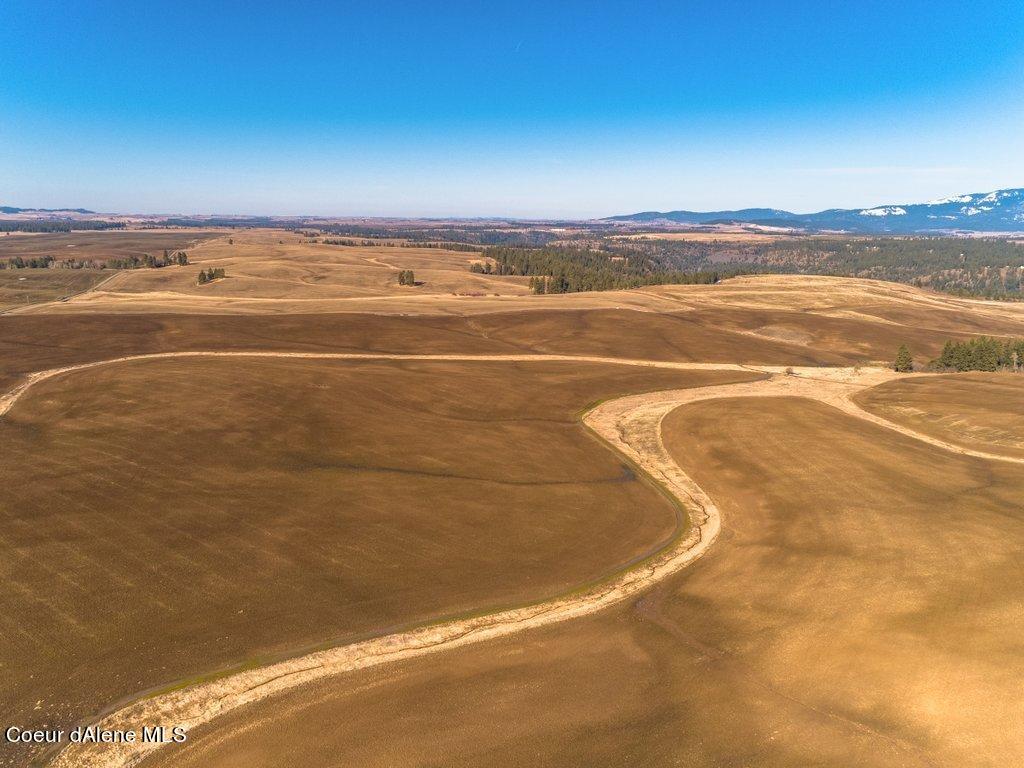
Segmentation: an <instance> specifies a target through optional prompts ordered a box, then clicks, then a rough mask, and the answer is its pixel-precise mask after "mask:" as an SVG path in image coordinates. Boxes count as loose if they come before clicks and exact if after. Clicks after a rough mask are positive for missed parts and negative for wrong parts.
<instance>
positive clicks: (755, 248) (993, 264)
mask: <svg viewBox="0 0 1024 768" xmlns="http://www.w3.org/2000/svg"><path fill="white" fill-rule="evenodd" d="M613 242H614V241H613ZM618 242H619V243H623V241H618ZM609 247H610V248H611V249H612V250H623V251H626V250H629V251H635V250H638V249H639V250H641V251H643V252H645V253H650V254H657V255H659V256H660V257H662V258H663V259H665V260H668V261H672V262H673V263H674V264H675V265H676V268H679V269H688V270H701V269H709V268H719V267H722V266H723V265H728V266H730V267H734V268H735V269H737V270H738V271H743V272H748V273H758V272H760V273H783V274H797V273H798V274H812V275H841V276H847V277H865V278H871V279H877V280H890V281H894V282H901V283H909V284H911V285H916V286H918V287H922V288H932V289H934V290H939V291H945V292H947V293H954V294H960V295H965V296H984V297H986V298H996V299H1022V298H1024V292H1022V279H1024V245H1022V244H1021V243H1019V242H1015V241H1013V240H1006V239H996V238H986V239H980V238H979V239H969V238H952V237H945V238H943V237H876V238H823V237H793V238H785V239H779V240H775V241H770V242H760V243H756V242H752V243H743V242H727V241H720V242H710V243H707V242H693V241H689V242H688V241H678V240H643V241H632V240H631V241H628V245H627V244H619V245H610V246H609Z"/></svg>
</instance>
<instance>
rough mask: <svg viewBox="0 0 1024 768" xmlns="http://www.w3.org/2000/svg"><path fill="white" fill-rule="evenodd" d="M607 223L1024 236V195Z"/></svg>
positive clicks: (661, 215) (633, 217)
mask: <svg viewBox="0 0 1024 768" xmlns="http://www.w3.org/2000/svg"><path fill="white" fill-rule="evenodd" d="M604 221H621V222H633V223H638V224H639V223H658V222H665V223H673V224H758V225H762V226H772V227H794V228H799V229H809V230H826V229H827V230H843V231H847V232H863V233H872V234H879V233H893V234H912V233H915V232H941V231H949V230H967V231H971V232H1020V231H1024V189H1000V190H997V191H995V192H976V193H974V194H971V195H959V196H957V197H947V198H944V199H942V200H933V201H932V202H930V203H912V204H900V205H882V206H878V207H876V208H849V209H847V208H831V209H829V210H827V211H819V212H818V213H791V212H789V211H780V210H777V209H775V208H744V209H743V210H740V211H710V212H707V213H699V212H696V211H666V212H661V211H644V212H643V213H631V214H628V215H624V216H610V217H609V218H607V219H604Z"/></svg>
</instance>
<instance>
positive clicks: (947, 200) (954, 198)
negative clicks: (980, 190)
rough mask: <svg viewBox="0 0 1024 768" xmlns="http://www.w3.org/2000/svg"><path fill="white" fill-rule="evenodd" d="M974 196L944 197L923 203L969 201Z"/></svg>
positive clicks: (942, 203)
mask: <svg viewBox="0 0 1024 768" xmlns="http://www.w3.org/2000/svg"><path fill="white" fill-rule="evenodd" d="M973 199H974V198H973V197H971V196H970V195H959V196H957V197H944V198H942V199H941V200H932V201H930V202H927V203H925V205H947V204H949V203H969V202H971V201H972V200H973Z"/></svg>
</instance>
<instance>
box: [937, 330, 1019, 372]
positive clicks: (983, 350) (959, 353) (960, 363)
mask: <svg viewBox="0 0 1024 768" xmlns="http://www.w3.org/2000/svg"><path fill="white" fill-rule="evenodd" d="M931 367H932V368H934V369H938V370H955V371H1020V370H1021V368H1022V367H1024V339H1010V340H1007V341H999V340H998V339H993V338H990V337H988V336H979V337H978V338H975V339H971V340H969V341H947V342H946V346H945V347H943V349H942V354H941V355H939V357H938V359H936V360H933V361H932V365H931Z"/></svg>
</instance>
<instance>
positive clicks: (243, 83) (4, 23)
mask: <svg viewBox="0 0 1024 768" xmlns="http://www.w3.org/2000/svg"><path fill="white" fill-rule="evenodd" d="M1011 186H1017V187H1019V186H1024V3H1022V2H1020V1H1019V0H1005V2H989V1H988V0H973V1H972V2H964V0H958V1H957V2H946V1H945V0H932V1H931V2H916V1H915V0H909V1H906V2H894V0H886V2H875V1H874V0H856V1H854V0H851V1H850V2H842V3H840V2H828V0H815V1H813V2H805V1H804V0H789V1H788V2H770V1H766V2H754V0H748V2H732V1H730V0H715V1H714V2H674V3H668V2H665V3H660V2H644V1H643V0H634V1H633V2H621V3H620V2H610V1H608V0H604V1H603V2H602V1H597V2H595V1H593V0H591V1H590V2H570V1H568V0H564V1H561V2H559V1H557V0H555V1H552V0H548V1H547V2H536V3H535V2H529V1H528V0H519V1H518V2H487V1H486V0H484V1H481V0H478V1H477V2H440V1H438V0H435V1H433V2H417V1H416V0H405V2H391V1H390V0H376V1H374V2H349V3H345V2H330V3H326V2H325V3H315V2H303V3H294V2H293V3H281V2H259V0H255V1H250V2H222V1H221V0H205V2H190V1H189V0H175V1H174V2H163V1H161V2H146V0H137V2H132V3H127V2H106V1H105V0H90V1H89V2H63V3H58V2H47V0H2V1H0V204H8V205H21V206H38V207H57V206H74V207H78V206H84V207H88V208H92V209H95V210H102V211H119V212H151V213H155V212H164V213H166V212H182V213H212V212H220V213H251V214H260V213H266V214H303V213H305V214H323V215H432V216H450V215H460V216H485V215H504V216H538V217H562V216H570V217H585V216H605V215H611V214H615V213H628V212H633V211H638V210H651V209H657V210H669V209H679V208H687V209H697V210H709V209H711V210H715V209H722V208H740V207H745V206H753V205H758V206H770V207H776V208H787V209H789V210H795V211H797V212H806V211H811V210H818V209H822V208H828V207H858V206H870V205H876V204H881V203H900V202H916V201H923V200H927V199H930V198H934V197H940V196H945V195H949V194H953V193H962V192H976V191H987V190H990V189H995V188H1000V187H1011Z"/></svg>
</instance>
